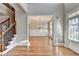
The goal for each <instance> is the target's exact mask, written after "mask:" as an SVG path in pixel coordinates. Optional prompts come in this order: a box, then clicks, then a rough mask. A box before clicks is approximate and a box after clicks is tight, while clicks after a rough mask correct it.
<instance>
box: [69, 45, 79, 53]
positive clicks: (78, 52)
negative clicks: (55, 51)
mask: <svg viewBox="0 0 79 59" xmlns="http://www.w3.org/2000/svg"><path fill="white" fill-rule="evenodd" d="M68 48H69V49H71V50H72V51H74V52H75V53H77V54H79V51H77V50H75V49H73V48H72V47H71V46H68Z"/></svg>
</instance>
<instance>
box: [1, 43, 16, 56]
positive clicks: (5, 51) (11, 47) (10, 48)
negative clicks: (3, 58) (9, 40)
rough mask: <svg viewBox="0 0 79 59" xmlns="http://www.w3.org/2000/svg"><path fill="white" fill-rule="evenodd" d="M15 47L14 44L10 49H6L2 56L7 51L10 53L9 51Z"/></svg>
mask: <svg viewBox="0 0 79 59" xmlns="http://www.w3.org/2000/svg"><path fill="white" fill-rule="evenodd" d="M15 46H16V44H14V45H13V46H12V47H10V48H8V49H7V50H5V51H3V52H2V55H3V54H5V53H7V52H8V51H10V50H11V49H13V48H14V47H15Z"/></svg>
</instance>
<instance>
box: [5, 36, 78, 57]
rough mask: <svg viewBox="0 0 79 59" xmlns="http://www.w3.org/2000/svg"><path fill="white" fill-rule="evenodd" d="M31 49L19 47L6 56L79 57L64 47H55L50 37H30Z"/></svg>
mask: <svg viewBox="0 0 79 59" xmlns="http://www.w3.org/2000/svg"><path fill="white" fill-rule="evenodd" d="M30 41H31V45H30V47H25V46H17V47H15V48H14V49H12V50H11V51H9V52H8V53H6V54H5V56H79V55H78V54H77V53H75V52H73V51H72V50H70V49H68V48H65V47H63V46H61V47H57V46H53V45H52V42H51V40H50V39H48V37H30Z"/></svg>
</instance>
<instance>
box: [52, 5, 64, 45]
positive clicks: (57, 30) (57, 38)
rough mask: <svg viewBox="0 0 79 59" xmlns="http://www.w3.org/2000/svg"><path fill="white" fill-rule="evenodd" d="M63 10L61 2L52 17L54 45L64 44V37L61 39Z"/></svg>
mask: <svg viewBox="0 0 79 59" xmlns="http://www.w3.org/2000/svg"><path fill="white" fill-rule="evenodd" d="M63 12H64V7H63V4H62V5H61V6H60V8H59V9H58V13H56V15H55V16H54V18H53V20H52V21H53V22H54V24H53V29H54V30H53V44H54V45H59V46H60V45H63V44H64V42H63V41H64V39H63V36H64V35H63V21H64V19H63V16H64V14H63Z"/></svg>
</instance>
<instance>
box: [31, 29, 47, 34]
mask: <svg viewBox="0 0 79 59" xmlns="http://www.w3.org/2000/svg"><path fill="white" fill-rule="evenodd" d="M30 36H48V30H47V29H45V30H44V29H33V30H31V31H30Z"/></svg>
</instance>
